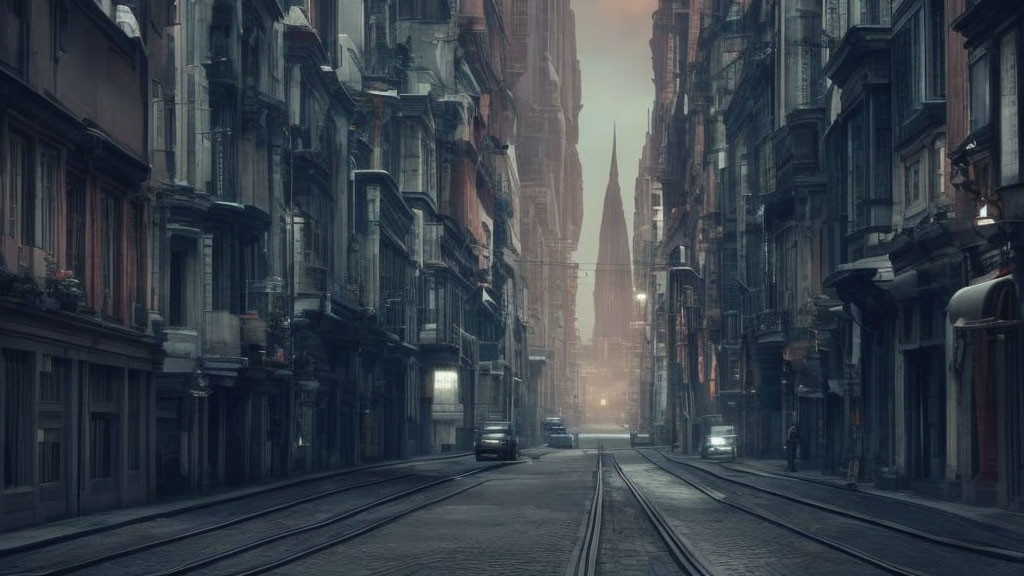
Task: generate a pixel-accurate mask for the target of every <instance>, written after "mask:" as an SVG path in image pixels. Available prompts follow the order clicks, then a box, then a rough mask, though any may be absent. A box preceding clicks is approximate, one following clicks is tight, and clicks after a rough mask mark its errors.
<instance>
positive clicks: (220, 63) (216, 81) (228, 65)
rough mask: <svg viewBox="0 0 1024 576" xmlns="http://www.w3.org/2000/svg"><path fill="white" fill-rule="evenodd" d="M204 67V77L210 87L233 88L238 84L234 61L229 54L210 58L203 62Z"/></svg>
mask: <svg viewBox="0 0 1024 576" xmlns="http://www.w3.org/2000/svg"><path fill="white" fill-rule="evenodd" d="M203 68H205V69H206V79H207V81H208V82H209V83H210V88H211V89H213V88H217V87H220V88H233V87H235V86H237V85H238V77H237V75H236V73H235V61H234V59H233V58H231V57H230V56H221V57H217V58H211V59H210V61H208V62H204V63H203Z"/></svg>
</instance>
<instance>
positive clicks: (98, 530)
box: [0, 452, 473, 559]
mask: <svg viewBox="0 0 1024 576" xmlns="http://www.w3.org/2000/svg"><path fill="white" fill-rule="evenodd" d="M472 455H473V453H472V452H459V453H457V454H449V455H446V456H437V457H432V458H419V459H414V460H396V461H389V462H380V463H377V464H368V465H365V466H358V467H355V468H346V469H344V470H334V471H331V472H324V473H320V474H312V475H309V476H305V477H299V478H292V479H290V480H287V481H284V482H281V483H278V484H275V485H273V486H266V487H262V488H256V489H253V490H247V491H244V492H243V493H240V494H235V495H231V496H225V497H224V498H211V499H210V500H209V501H206V502H198V503H195V504H189V505H186V506H182V507H181V508H177V509H174V510H166V511H161V512H154V513H151V514H143V515H141V516H137V517H135V518H130V519H128V520H124V521H120V522H113V523H110V524H106V525H103V526H94V527H91V528H87V529H84V530H79V531H77V532H69V533H67V534H61V535H59V536H53V537H50V538H44V539H40V540H36V541H34V542H28V543H26V544H21V545H19V546H12V547H10V548H4V549H0V559H2V558H6V557H9V556H14V555H16V554H21V553H23V552H30V551H32V550H39V549H42V548H46V547H47V546H53V545H55V544H60V543H62V542H69V541H72V540H77V539H79V538H84V537H86V536H92V535H94V534H102V533H104V532H110V531H113V530H117V529H119V528H124V527H126V526H135V525H137V524H143V523H145V522H150V521H152V520H159V519H161V518H171V517H174V516H180V515H182V514H187V513H189V512H194V511H196V510H202V509H203V508H212V507H214V506H220V505H221V504H230V503H232V502H237V501H239V500H245V499H247V498H258V497H260V496H262V495H264V494H268V493H270V492H277V491H279V490H287V489H289V488H294V487H295V486H300V485H303V484H310V483H313V482H318V481H320V480H329V479H331V478H338V477H341V476H349V475H351V474H358V473H359V472H367V471H370V470H381V469H388V468H401V467H405V466H411V465H416V464H423V463H430V462H444V461H447V460H457V459H459V458H466V457H468V456H472Z"/></svg>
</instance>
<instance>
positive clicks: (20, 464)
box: [3, 349, 35, 488]
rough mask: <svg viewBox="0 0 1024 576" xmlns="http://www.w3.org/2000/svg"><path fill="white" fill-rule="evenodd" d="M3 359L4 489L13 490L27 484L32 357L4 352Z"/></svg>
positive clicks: (18, 352) (29, 476)
mask: <svg viewBox="0 0 1024 576" xmlns="http://www.w3.org/2000/svg"><path fill="white" fill-rule="evenodd" d="M3 359H4V364H5V369H4V377H5V378H4V381H5V384H4V386H3V395H4V397H3V410H4V488H16V487H18V486H24V485H26V484H28V483H29V482H31V472H30V470H31V468H30V467H31V465H32V459H31V456H30V451H29V450H30V449H31V446H32V444H31V440H30V435H29V434H30V432H31V429H30V428H29V424H30V422H29V415H30V414H31V409H32V375H33V369H34V367H33V363H34V360H35V354H34V353H32V352H26V351H22V350H9V349H5V350H4V351H3Z"/></svg>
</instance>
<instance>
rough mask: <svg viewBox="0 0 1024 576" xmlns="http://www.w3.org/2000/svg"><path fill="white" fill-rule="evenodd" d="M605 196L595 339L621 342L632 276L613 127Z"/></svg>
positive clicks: (626, 325) (614, 128)
mask: <svg viewBox="0 0 1024 576" xmlns="http://www.w3.org/2000/svg"><path fill="white" fill-rule="evenodd" d="M609 172H610V175H609V177H608V187H607V188H606V189H605V193H604V212H603V213H602V214H601V234H600V236H599V239H598V242H599V244H598V252H597V273H596V278H595V285H594V311H595V319H596V321H595V323H594V338H599V339H622V338H626V337H628V335H629V321H630V310H632V308H631V306H632V303H633V273H632V272H631V270H632V265H631V262H630V259H629V236H628V234H627V231H626V216H625V213H624V211H623V209H622V190H621V188H620V187H619V157H618V127H617V126H615V125H613V126H612V161H611V168H610V170H609Z"/></svg>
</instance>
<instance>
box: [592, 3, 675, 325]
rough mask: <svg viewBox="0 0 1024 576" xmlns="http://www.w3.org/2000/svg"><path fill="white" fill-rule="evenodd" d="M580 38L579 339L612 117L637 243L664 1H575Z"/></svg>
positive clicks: (597, 230)
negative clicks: (636, 204) (640, 181)
mask: <svg viewBox="0 0 1024 576" xmlns="http://www.w3.org/2000/svg"><path fill="white" fill-rule="evenodd" d="M572 5H573V9H574V10H575V11H576V42H577V49H578V53H579V59H580V67H581V68H582V70H583V112H582V113H581V114H580V144H579V151H580V157H581V159H582V162H583V234H582V236H581V239H580V247H579V251H577V253H576V261H577V262H580V263H581V264H580V270H581V273H580V286H579V294H578V296H577V299H576V310H577V315H578V316H579V328H580V337H581V338H582V339H583V340H584V341H587V340H590V336H591V333H592V332H593V329H594V272H593V270H594V266H593V263H594V262H596V261H597V249H598V234H599V233H600V230H601V211H602V207H603V202H604V190H605V187H606V186H607V184H608V166H609V162H610V161H611V152H612V123H613V122H617V123H618V135H619V146H618V151H619V185H620V186H621V187H622V205H623V208H624V209H625V212H626V227H627V229H629V231H630V235H631V236H630V240H629V242H630V248H631V249H632V233H633V232H632V231H633V189H634V187H635V182H636V171H637V162H638V161H639V160H640V152H641V151H642V149H643V145H644V134H645V133H646V131H647V110H648V109H649V108H650V107H651V103H652V102H653V101H654V84H653V82H652V80H651V79H652V77H653V76H654V73H653V72H652V70H651V48H650V44H649V42H650V39H651V15H652V14H653V12H654V10H655V8H657V6H658V0H573V2H572Z"/></svg>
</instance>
